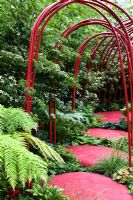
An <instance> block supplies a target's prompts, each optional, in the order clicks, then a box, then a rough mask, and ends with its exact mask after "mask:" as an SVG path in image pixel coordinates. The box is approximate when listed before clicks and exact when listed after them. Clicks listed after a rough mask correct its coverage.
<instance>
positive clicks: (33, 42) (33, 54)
mask: <svg viewBox="0 0 133 200" xmlns="http://www.w3.org/2000/svg"><path fill="white" fill-rule="evenodd" d="M72 3H79V4H84V5H86V6H89V7H91V8H93V9H94V10H96V11H97V12H98V13H99V14H100V15H101V16H102V17H103V18H104V20H106V23H107V25H108V26H109V28H110V31H111V33H113V35H114V37H115V39H116V42H117V47H118V53H119V61H120V63H121V69H122V77H123V80H124V64H123V59H122V53H121V48H120V41H119V33H118V32H117V31H116V30H115V28H114V26H113V25H112V24H111V23H110V21H109V20H108V18H107V17H106V16H105V14H103V12H101V11H100V10H99V8H101V9H103V10H104V11H106V12H108V13H109V14H110V15H111V16H112V17H113V18H114V19H115V20H116V21H117V23H118V24H119V26H120V29H121V35H122V34H123V37H124V40H125V45H126V48H127V51H128V55H129V56H128V58H130V59H129V62H128V69H129V72H130V76H129V79H131V81H130V87H131V88H132V77H133V71H132V70H133V69H132V66H133V51H132V50H133V47H132V43H131V40H130V35H129V33H128V30H127V28H126V26H125V24H124V22H123V21H122V20H121V19H120V18H119V16H118V15H117V14H116V13H115V12H114V11H113V10H112V9H111V8H110V7H109V6H107V5H106V3H107V4H109V5H113V6H114V7H116V8H117V9H119V10H120V11H121V12H122V13H123V14H124V15H125V16H126V18H127V20H129V21H130V22H131V23H133V20H132V18H131V17H130V16H129V15H128V13H127V12H126V11H124V10H123V9H122V8H120V7H119V6H117V5H116V4H114V3H112V2H110V1H108V0H95V1H94V0H92V1H87V0H60V1H58V2H56V3H54V4H52V5H50V6H48V7H47V8H46V9H44V11H43V12H42V13H41V14H40V15H39V16H38V18H37V20H36V22H35V24H34V26H33V28H32V33H31V37H30V49H29V55H28V69H27V84H26V87H27V88H29V89H30V88H32V87H33V86H34V79H35V71H34V69H33V63H34V60H37V59H38V53H39V48H40V42H41V38H42V34H43V32H44V30H45V27H46V25H47V23H48V22H49V21H50V19H51V18H52V16H54V15H55V14H56V13H57V12H58V11H59V10H61V9H62V8H64V7H66V6H68V5H70V4H72ZM43 23H44V24H43ZM121 37H122V36H121ZM122 39H123V38H122ZM123 83H124V88H125V89H124V90H125V91H126V84H125V80H124V81H123ZM125 100H126V108H127V112H128V96H127V94H126V93H125ZM130 100H131V105H132V114H131V115H132V126H131V127H130V123H129V119H128V132H129V137H128V138H129V165H130V166H131V129H130V128H132V130H133V102H132V99H130ZM31 105H32V98H31V97H30V96H29V95H26V105H25V109H26V111H27V112H30V111H31Z"/></svg>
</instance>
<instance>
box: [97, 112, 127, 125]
mask: <svg viewBox="0 0 133 200" xmlns="http://www.w3.org/2000/svg"><path fill="white" fill-rule="evenodd" d="M96 114H100V115H102V121H103V122H115V123H117V122H119V119H120V118H125V117H124V116H123V115H122V113H121V111H110V112H98V113H96Z"/></svg>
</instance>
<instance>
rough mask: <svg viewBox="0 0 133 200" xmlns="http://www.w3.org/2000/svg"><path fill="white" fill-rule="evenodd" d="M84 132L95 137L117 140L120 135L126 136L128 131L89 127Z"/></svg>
mask: <svg viewBox="0 0 133 200" xmlns="http://www.w3.org/2000/svg"><path fill="white" fill-rule="evenodd" d="M85 134H89V135H92V136H93V137H97V138H106V139H109V140H118V139H120V138H122V137H127V136H128V132H126V131H121V130H109V129H103V128H91V129H89V130H88V131H86V133H85Z"/></svg>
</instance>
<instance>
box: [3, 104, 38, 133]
mask: <svg viewBox="0 0 133 200" xmlns="http://www.w3.org/2000/svg"><path fill="white" fill-rule="evenodd" d="M32 129H34V130H37V123H35V122H34V121H33V119H32V118H31V116H30V115H29V114H28V113H26V112H24V111H23V110H22V109H20V108H12V107H9V108H4V106H2V105H0V131H2V132H4V133H6V132H7V133H9V132H10V133H13V132H15V131H21V130H23V131H26V132H29V133H31V130H32Z"/></svg>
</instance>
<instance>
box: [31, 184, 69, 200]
mask: <svg viewBox="0 0 133 200" xmlns="http://www.w3.org/2000/svg"><path fill="white" fill-rule="evenodd" d="M31 192H32V194H33V199H35V200H54V199H55V200H69V199H68V198H67V197H65V196H64V195H63V194H62V193H63V189H61V188H58V187H56V186H47V185H44V186H40V185H38V184H34V185H33V189H32V190H31Z"/></svg>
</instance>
